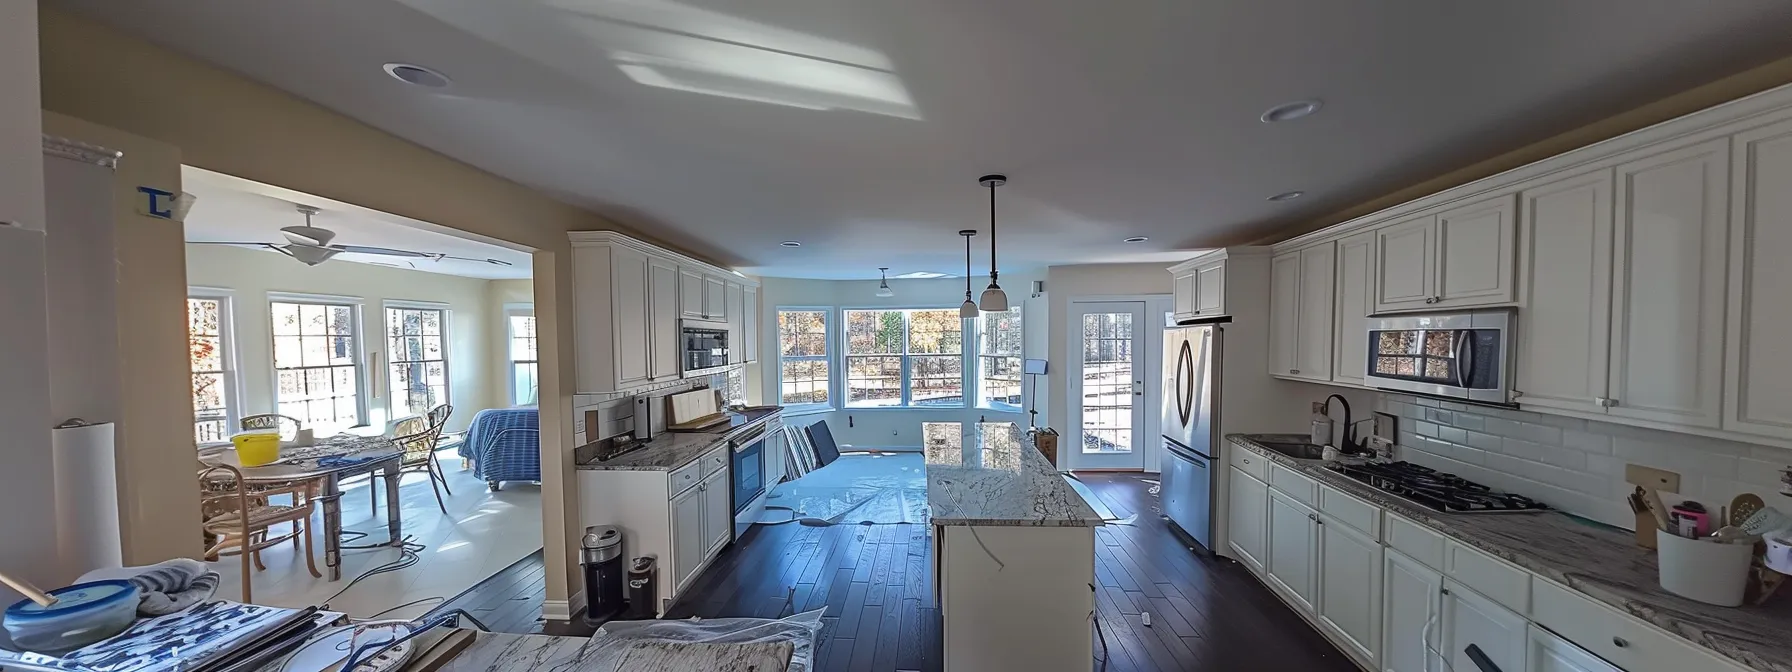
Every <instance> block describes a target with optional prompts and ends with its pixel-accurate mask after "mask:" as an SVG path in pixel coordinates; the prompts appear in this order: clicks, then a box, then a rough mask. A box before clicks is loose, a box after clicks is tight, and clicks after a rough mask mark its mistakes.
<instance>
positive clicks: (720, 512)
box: [699, 469, 734, 559]
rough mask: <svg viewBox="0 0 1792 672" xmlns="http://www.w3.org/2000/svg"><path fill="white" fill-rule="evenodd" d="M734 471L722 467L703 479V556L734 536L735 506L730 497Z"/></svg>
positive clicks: (714, 550) (717, 549)
mask: <svg viewBox="0 0 1792 672" xmlns="http://www.w3.org/2000/svg"><path fill="white" fill-rule="evenodd" d="M732 473H733V472H732V471H730V470H728V469H722V470H720V471H717V472H716V473H713V474H710V475H709V478H706V479H703V484H702V485H701V486H699V488H700V489H702V491H703V557H704V558H705V559H707V558H708V557H709V556H710V555H711V554H713V553H715V552H716V551H719V550H721V548H722V547H723V546H727V545H728V541H729V540H730V539H732V538H733V537H734V507H733V504H732V500H730V498H729V492H728V488H729V486H730V485H732V482H731V481H730V480H729V478H730V474H732Z"/></svg>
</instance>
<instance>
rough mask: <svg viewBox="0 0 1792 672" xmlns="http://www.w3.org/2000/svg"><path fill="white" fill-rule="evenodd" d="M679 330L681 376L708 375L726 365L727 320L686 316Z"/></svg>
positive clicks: (726, 366)
mask: <svg viewBox="0 0 1792 672" xmlns="http://www.w3.org/2000/svg"><path fill="white" fill-rule="evenodd" d="M681 326H682V328H681V329H680V330H679V341H680V346H679V349H680V353H679V354H680V360H681V363H680V371H681V372H682V373H683V376H682V377H684V378H694V377H697V376H707V375H710V374H713V373H717V372H720V371H723V370H726V369H727V368H728V365H729V364H733V363H734V362H733V361H732V360H730V359H729V350H728V348H729V345H730V344H729V343H728V323H726V322H698V321H695V320H685V321H684V323H683V325H681Z"/></svg>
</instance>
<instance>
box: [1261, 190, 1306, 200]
mask: <svg viewBox="0 0 1792 672" xmlns="http://www.w3.org/2000/svg"><path fill="white" fill-rule="evenodd" d="M1305 195H1307V192H1304V191H1284V192H1282V193H1279V194H1276V195H1274V196H1271V197H1269V198H1266V199H1263V200H1266V201H1292V200H1294V199H1297V198H1300V197H1302V196H1305Z"/></svg>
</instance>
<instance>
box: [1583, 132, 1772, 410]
mask: <svg viewBox="0 0 1792 672" xmlns="http://www.w3.org/2000/svg"><path fill="white" fill-rule="evenodd" d="M1729 152H1730V144H1729V139H1727V138H1724V139H1718V140H1712V141H1709V142H1703V143H1699V144H1696V145H1692V146H1688V147H1682V148H1680V149H1675V150H1671V151H1667V152H1662V153H1659V154H1655V155H1652V156H1649V157H1646V158H1642V159H1638V160H1635V161H1631V162H1629V163H1624V164H1621V165H1619V166H1618V167H1617V169H1616V172H1617V175H1616V189H1615V197H1616V208H1615V210H1614V217H1615V226H1614V231H1613V244H1614V246H1615V247H1614V249H1615V250H1616V252H1615V254H1613V255H1612V257H1613V259H1612V275H1613V282H1612V306H1611V314H1612V336H1611V359H1610V371H1609V373H1608V381H1609V382H1608V383H1607V385H1606V390H1607V396H1606V399H1605V400H1604V402H1603V405H1604V406H1605V407H1606V413H1607V414H1608V415H1612V416H1618V417H1626V418H1636V419H1640V420H1651V421H1656V422H1663V423H1671V424H1676V425H1690V426H1697V427H1710V428H1717V427H1718V426H1719V425H1721V424H1722V406H1721V404H1722V394H1723V390H1722V387H1723V361H1724V359H1723V358H1724V351H1723V348H1724V334H1723V328H1724V304H1725V286H1724V285H1725V282H1726V281H1727V280H1728V279H1729V274H1728V269H1727V267H1726V264H1727V261H1728V258H1729V247H1728V228H1729V222H1728V203H1729V190H1728V187H1729V171H1730V157H1729ZM1781 403H1784V402H1781Z"/></svg>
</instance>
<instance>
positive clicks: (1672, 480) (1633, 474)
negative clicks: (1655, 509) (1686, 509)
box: [1624, 464, 1680, 492]
mask: <svg viewBox="0 0 1792 672" xmlns="http://www.w3.org/2000/svg"><path fill="white" fill-rule="evenodd" d="M1624 482H1626V483H1629V484H1631V485H1635V486H1638V487H1641V488H1643V489H1646V490H1661V491H1663V492H1680V474H1678V473H1675V472H1672V471H1668V470H1665V469H1656V468H1654V467H1645V466H1643V465H1640V464H1626V465H1624Z"/></svg>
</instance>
